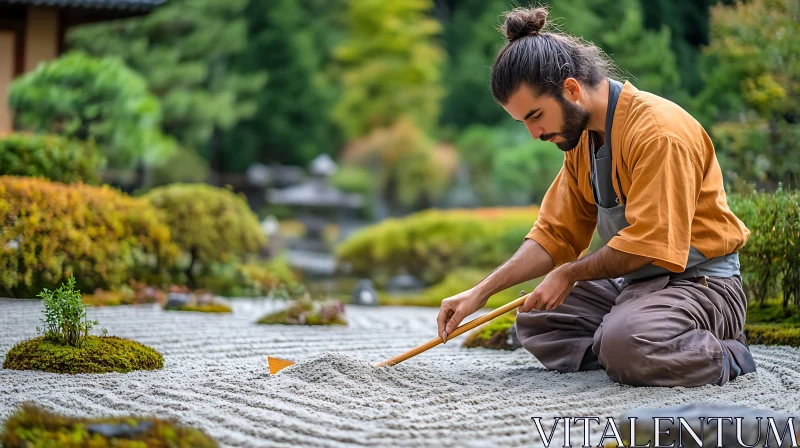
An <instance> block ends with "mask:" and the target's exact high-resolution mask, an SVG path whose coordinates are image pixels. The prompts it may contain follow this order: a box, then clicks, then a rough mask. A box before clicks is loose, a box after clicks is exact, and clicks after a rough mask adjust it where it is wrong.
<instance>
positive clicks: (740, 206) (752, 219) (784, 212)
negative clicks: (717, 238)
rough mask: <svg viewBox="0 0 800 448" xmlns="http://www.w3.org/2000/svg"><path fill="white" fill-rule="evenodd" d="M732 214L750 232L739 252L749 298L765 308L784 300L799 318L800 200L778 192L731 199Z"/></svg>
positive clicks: (791, 194)
mask: <svg viewBox="0 0 800 448" xmlns="http://www.w3.org/2000/svg"><path fill="white" fill-rule="evenodd" d="M728 202H729V204H730V207H731V210H732V211H733V212H734V213H735V214H736V216H738V217H739V219H741V220H742V221H743V222H744V223H745V225H747V227H748V228H749V229H750V238H749V239H748V240H747V243H746V244H745V245H744V247H743V248H742V249H741V251H740V252H739V255H740V257H741V266H742V279H743V281H744V286H745V288H746V290H747V292H748V296H749V297H751V298H753V299H755V300H758V301H759V302H760V304H762V305H763V304H764V302H765V301H768V300H770V299H772V298H774V297H779V296H782V297H783V303H782V306H783V307H784V308H787V307H788V306H789V304H792V303H793V304H794V305H795V307H796V310H795V312H796V314H797V315H800V196H798V192H797V191H787V190H784V189H782V188H779V189H778V190H777V191H776V192H774V193H765V192H755V191H753V192H749V193H746V194H735V195H731V196H730V197H729V199H728Z"/></svg>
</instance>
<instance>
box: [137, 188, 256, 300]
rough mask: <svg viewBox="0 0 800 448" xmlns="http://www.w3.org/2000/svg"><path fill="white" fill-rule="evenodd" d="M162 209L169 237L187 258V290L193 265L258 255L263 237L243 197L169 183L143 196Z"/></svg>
mask: <svg viewBox="0 0 800 448" xmlns="http://www.w3.org/2000/svg"><path fill="white" fill-rule="evenodd" d="M143 197H144V199H146V200H147V201H148V202H149V203H150V204H152V205H153V206H154V207H156V208H158V209H159V210H162V212H163V217H164V220H165V222H166V223H167V225H168V226H169V228H170V231H171V234H172V238H173V240H174V241H175V242H176V243H177V245H178V246H179V247H180V248H181V250H183V252H184V253H185V254H186V255H187V256H188V259H189V264H188V266H186V268H185V270H184V274H185V275H186V278H187V282H188V284H189V286H190V287H195V286H196V285H197V282H196V279H195V275H194V266H195V264H196V263H199V264H200V265H201V268H202V269H208V266H210V265H211V264H212V263H215V262H220V263H225V262H229V261H235V260H237V259H238V258H239V257H242V256H245V255H247V254H250V253H255V252H258V251H259V250H260V249H261V248H262V247H263V246H264V244H265V243H266V237H265V236H264V234H263V232H262V231H261V226H260V224H259V222H258V218H257V217H256V215H255V213H253V211H252V210H250V207H249V206H248V204H247V201H246V200H245V198H244V197H243V196H241V195H237V194H235V193H233V192H231V191H229V190H227V189H224V188H216V187H212V186H210V185H203V184H173V185H168V186H165V187H159V188H156V189H153V190H151V191H150V192H149V193H147V194H146V195H144V196H143Z"/></svg>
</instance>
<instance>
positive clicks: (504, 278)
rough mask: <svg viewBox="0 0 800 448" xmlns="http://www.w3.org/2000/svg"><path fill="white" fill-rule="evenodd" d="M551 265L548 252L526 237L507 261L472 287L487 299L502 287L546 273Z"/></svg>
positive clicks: (551, 260) (552, 264)
mask: <svg viewBox="0 0 800 448" xmlns="http://www.w3.org/2000/svg"><path fill="white" fill-rule="evenodd" d="M553 266H555V264H554V263H553V258H552V257H551V256H550V254H548V253H547V251H546V250H544V248H543V247H542V246H541V245H540V244H539V243H537V242H536V241H533V240H531V239H526V240H525V241H524V242H523V243H522V245H521V246H520V247H519V249H517V252H516V253H515V254H514V255H513V256H512V257H511V258H510V259H509V260H508V261H506V262H505V263H503V264H502V265H500V266H499V267H498V268H497V269H495V270H494V271H493V272H492V273H491V274H489V276H488V277H486V278H485V279H484V280H483V281H481V282H480V283H478V285H477V286H475V288H474V289H475V291H476V292H478V294H480V295H481V296H482V297H483V298H484V300H488V299H489V297H491V296H492V295H494V294H496V293H498V292H500V291H502V290H504V289H507V288H510V287H512V286H515V285H518V284H520V283H522V282H526V281H528V280H532V279H534V278H538V277H541V276H543V275H545V274H547V273H548V272H550V271H551V270H552V269H553Z"/></svg>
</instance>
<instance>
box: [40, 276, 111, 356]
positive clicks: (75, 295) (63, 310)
mask: <svg viewBox="0 0 800 448" xmlns="http://www.w3.org/2000/svg"><path fill="white" fill-rule="evenodd" d="M39 297H41V298H42V299H44V308H43V310H42V311H43V312H44V320H43V321H42V322H43V323H44V324H45V328H44V331H41V330H39V327H36V331H38V332H42V333H44V336H45V339H47V340H49V341H52V342H56V343H60V344H66V345H69V346H71V347H77V348H81V346H83V343H84V341H86V338H87V337H89V330H91V329H92V328H94V326H95V325H97V324H98V322H97V321H96V320H88V319H87V318H86V306H85V305H84V304H83V301H81V292H80V291H76V290H75V277H71V276H70V278H69V279H68V280H67V284H66V285H64V284H62V285H61V286H59V288H58V289H57V290H55V291H50V290H48V289H47V288H45V289H44V291H42V292H41V293H40V294H39Z"/></svg>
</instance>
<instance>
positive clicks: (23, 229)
mask: <svg viewBox="0 0 800 448" xmlns="http://www.w3.org/2000/svg"><path fill="white" fill-rule="evenodd" d="M178 255H179V250H178V248H177V246H176V245H175V244H174V243H173V242H172V239H171V237H170V231H169V228H168V227H167V226H166V225H165V224H164V223H163V222H162V220H161V218H160V216H159V214H158V211H157V210H156V209H155V208H153V207H152V206H151V205H150V204H148V203H147V201H144V200H142V199H137V198H133V197H130V196H128V195H126V194H124V193H121V192H120V191H118V190H116V189H113V188H111V187H108V186H102V187H94V186H89V185H85V184H80V183H79V184H72V185H67V184H62V183H57V182H50V181H47V180H44V179H40V178H31V177H16V176H0V291H2V292H4V293H6V294H9V295H11V296H15V297H33V296H35V295H36V293H37V292H38V291H40V290H41V289H42V288H45V287H46V288H54V287H55V286H57V285H58V284H60V283H61V281H62V280H64V279H66V278H68V277H69V276H70V275H74V276H75V278H76V279H77V287H78V288H79V289H80V290H81V291H84V292H89V291H93V290H94V289H95V288H103V289H115V288H118V287H119V286H120V285H122V284H124V283H127V282H128V280H129V279H130V278H131V276H133V274H134V272H135V270H137V269H147V270H149V271H153V270H167V269H169V267H170V266H171V265H173V264H174V263H175V262H176V261H177V257H178Z"/></svg>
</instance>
